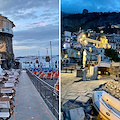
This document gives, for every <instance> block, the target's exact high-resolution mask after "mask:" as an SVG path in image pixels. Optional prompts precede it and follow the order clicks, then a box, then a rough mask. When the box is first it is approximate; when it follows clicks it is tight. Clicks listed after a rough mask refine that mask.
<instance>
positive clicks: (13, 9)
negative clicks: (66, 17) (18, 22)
mask: <svg viewBox="0 0 120 120" xmlns="http://www.w3.org/2000/svg"><path fill="white" fill-rule="evenodd" d="M0 3H2V4H0V11H1V13H3V14H5V15H8V16H13V18H14V19H15V18H19V19H25V18H28V17H29V18H35V17H37V15H35V13H36V12H40V11H42V9H43V10H46V8H47V9H49V11H51V10H58V3H59V2H58V0H17V1H16V0H7V1H5V0H0ZM13 14H14V15H13Z"/></svg>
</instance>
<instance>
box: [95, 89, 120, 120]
mask: <svg viewBox="0 0 120 120" xmlns="http://www.w3.org/2000/svg"><path fill="white" fill-rule="evenodd" d="M93 105H94V107H95V109H96V110H97V112H98V113H99V114H100V116H101V117H102V118H103V119H105V120H120V101H119V100H117V99H116V98H114V97H112V96H111V95H110V94H108V93H107V92H104V91H97V92H94V94H93Z"/></svg>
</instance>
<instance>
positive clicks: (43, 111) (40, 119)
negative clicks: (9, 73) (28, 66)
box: [10, 70, 56, 120]
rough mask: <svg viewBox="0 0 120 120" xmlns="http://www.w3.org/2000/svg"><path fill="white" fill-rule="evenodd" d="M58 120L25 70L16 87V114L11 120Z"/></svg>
mask: <svg viewBox="0 0 120 120" xmlns="http://www.w3.org/2000/svg"><path fill="white" fill-rule="evenodd" d="M31 119H33V120H56V118H55V116H54V115H53V113H52V112H51V111H50V109H49V108H48V106H47V105H46V103H45V102H44V100H43V99H42V97H41V96H40V94H39V93H38V91H37V90H36V88H35V86H34V85H33V83H32V81H31V80H30V78H29V76H28V75H27V73H26V71H25V70H22V71H21V74H20V77H19V84H18V85H17V87H16V98H15V108H14V114H13V115H12V116H11V118H10V120H31Z"/></svg>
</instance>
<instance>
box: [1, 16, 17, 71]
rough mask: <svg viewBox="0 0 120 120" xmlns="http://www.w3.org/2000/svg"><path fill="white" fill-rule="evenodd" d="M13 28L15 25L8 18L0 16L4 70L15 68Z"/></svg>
mask: <svg viewBox="0 0 120 120" xmlns="http://www.w3.org/2000/svg"><path fill="white" fill-rule="evenodd" d="M13 27H15V25H14V23H13V22H12V21H10V20H9V19H8V18H7V17H4V16H2V15H0V54H1V58H2V59H5V60H4V61H2V68H5V69H9V68H11V67H13V66H14V65H13V63H14V54H13V45H12V37H13Z"/></svg>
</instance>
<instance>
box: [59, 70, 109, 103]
mask: <svg viewBox="0 0 120 120" xmlns="http://www.w3.org/2000/svg"><path fill="white" fill-rule="evenodd" d="M81 79H82V78H80V77H76V70H74V71H73V73H70V72H69V73H65V72H64V71H62V73H61V102H62V104H63V103H65V102H66V101H67V100H69V99H76V98H77V99H76V100H77V101H81V102H87V100H88V99H89V98H90V97H91V96H92V93H93V92H94V91H93V89H95V88H97V87H99V85H101V84H104V83H106V82H107V81H109V80H111V78H110V77H109V76H106V77H104V78H103V77H101V78H99V80H91V81H81Z"/></svg>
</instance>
